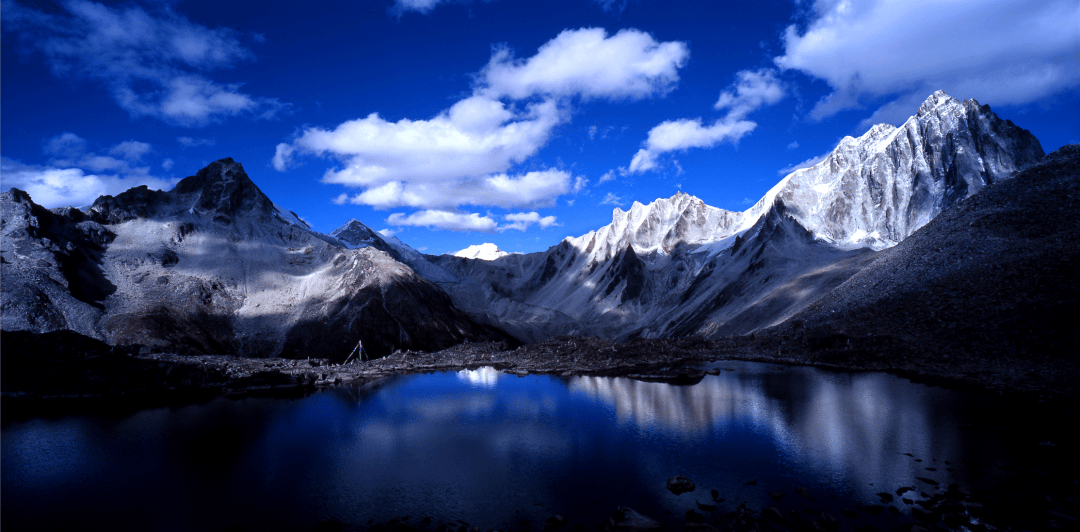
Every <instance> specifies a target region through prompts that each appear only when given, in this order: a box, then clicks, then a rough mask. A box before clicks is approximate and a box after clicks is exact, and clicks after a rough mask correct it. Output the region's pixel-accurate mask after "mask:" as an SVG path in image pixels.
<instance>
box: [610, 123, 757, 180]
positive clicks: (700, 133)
mask: <svg viewBox="0 0 1080 532" xmlns="http://www.w3.org/2000/svg"><path fill="white" fill-rule="evenodd" d="M755 127H757V124H756V123H755V122H751V121H749V120H739V121H734V122H727V121H723V120H718V121H716V122H715V123H714V124H713V125H711V126H708V127H705V126H702V125H701V119H700V118H696V119H694V120H687V119H685V118H684V119H681V120H674V121H667V122H663V123H661V124H660V125H658V126H656V127H654V128H652V130H650V131H649V138H648V139H647V140H646V141H645V147H644V148H642V149H640V150H638V152H637V153H636V154H634V158H633V160H631V161H630V172H631V173H641V172H645V171H647V170H652V169H654V168H656V166H657V157H658V156H659V155H660V154H661V153H665V152H669V151H676V150H685V149H688V148H709V147H712V146H715V145H716V144H717V143H719V142H722V141H725V140H738V139H739V138H741V137H742V136H743V135H745V134H747V133H749V132H751V131H753V130H754V128H755Z"/></svg>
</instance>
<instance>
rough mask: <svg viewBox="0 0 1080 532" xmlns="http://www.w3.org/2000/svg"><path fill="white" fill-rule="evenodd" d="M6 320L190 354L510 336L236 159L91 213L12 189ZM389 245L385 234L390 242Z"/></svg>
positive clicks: (343, 351) (342, 351)
mask: <svg viewBox="0 0 1080 532" xmlns="http://www.w3.org/2000/svg"><path fill="white" fill-rule="evenodd" d="M2 208H3V220H4V226H3V235H2V236H3V244H2V245H3V248H2V250H3V300H2V301H3V328H4V330H28V331H33V332H48V331H55V330H73V331H76V332H79V333H81V334H85V335H87V336H91V337H95V338H99V339H102V340H104V341H106V342H107V343H109V344H111V345H119V346H126V345H146V346H150V347H152V348H154V349H162V350H170V351H175V352H181V353H228V354H238V355H241V356H258V357H263V356H287V357H308V356H311V357H320V358H331V359H342V358H345V357H346V356H348V354H349V353H350V352H351V351H352V349H353V347H354V346H356V344H357V342H358V341H361V340H362V341H363V342H364V347H365V349H366V350H367V352H368V353H369V354H372V355H380V354H386V353H389V352H391V351H393V350H395V349H414V350H430V349H438V348H444V347H448V346H450V345H453V344H456V343H459V342H461V341H464V340H467V339H468V340H485V339H501V338H502V335H501V333H500V332H499V331H497V330H494V329H491V328H487V327H483V326H480V325H478V324H476V323H475V322H473V321H472V320H470V319H469V318H468V317H467V316H466V315H465V314H463V313H462V312H460V311H459V310H457V309H456V308H455V307H454V306H453V304H452V303H451V301H450V299H449V297H447V295H446V294H445V293H444V292H443V291H441V290H440V289H439V288H438V287H437V286H435V285H433V284H431V283H430V282H428V281H426V280H424V279H423V278H421V277H419V276H418V275H416V274H415V273H414V272H413V270H412V269H411V268H409V267H408V266H406V265H405V264H402V263H401V262H399V261H398V260H395V258H394V257H393V256H392V255H391V253H388V251H389V252H393V248H392V247H390V246H389V245H387V244H386V243H385V242H382V244H381V245H380V246H365V247H360V248H357V249H349V246H346V245H345V244H343V243H342V242H341V241H340V240H339V239H337V238H334V237H330V236H327V235H322V234H320V233H316V232H314V231H312V230H311V229H310V228H309V227H308V226H307V224H305V223H304V222H302V221H301V220H300V219H299V218H297V217H296V215H295V214H293V213H291V212H288V211H285V210H284V209H282V208H280V207H278V206H277V205H275V204H274V203H273V202H272V201H270V199H269V198H267V197H266V196H265V195H264V194H263V193H262V192H261V191H260V190H259V189H258V187H256V186H255V184H254V183H252V182H251V180H250V179H249V178H248V176H247V174H246V173H245V172H244V170H243V168H242V167H241V166H240V165H239V164H238V163H235V162H234V161H232V159H222V160H220V161H216V162H214V163H212V164H210V165H209V166H207V167H206V168H204V169H203V170H201V171H199V173H198V174H197V175H195V176H192V177H189V178H186V179H184V180H182V181H181V182H180V183H179V184H177V186H176V187H175V188H174V189H173V190H171V191H169V192H162V191H150V190H148V189H146V187H140V188H135V189H131V190H129V191H127V192H124V193H122V194H119V195H117V196H116V197H111V196H104V197H102V198H99V199H98V200H97V201H96V202H94V204H93V205H92V206H91V207H90V209H89V213H88V214H83V213H82V212H80V211H77V210H73V209H62V210H57V209H54V210H53V211H47V210H45V209H42V208H41V207H39V206H37V205H35V204H33V202H32V201H31V200H30V198H29V197H28V196H27V195H26V194H25V193H23V192H20V191H17V190H12V191H9V192H6V193H4V195H3V197H2ZM380 242H381V240H380Z"/></svg>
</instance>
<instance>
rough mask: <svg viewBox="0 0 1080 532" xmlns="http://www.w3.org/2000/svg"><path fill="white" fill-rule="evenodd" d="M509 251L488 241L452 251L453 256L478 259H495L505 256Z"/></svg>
mask: <svg viewBox="0 0 1080 532" xmlns="http://www.w3.org/2000/svg"><path fill="white" fill-rule="evenodd" d="M507 255H509V253H507V252H505V251H502V250H500V249H499V246H496V245H495V244H492V243H490V242H485V243H483V244H474V245H472V246H469V247H467V248H465V249H463V250H461V251H458V252H457V253H454V256H455V257H464V258H466V259H480V260H495V259H497V258H499V257H505V256H507Z"/></svg>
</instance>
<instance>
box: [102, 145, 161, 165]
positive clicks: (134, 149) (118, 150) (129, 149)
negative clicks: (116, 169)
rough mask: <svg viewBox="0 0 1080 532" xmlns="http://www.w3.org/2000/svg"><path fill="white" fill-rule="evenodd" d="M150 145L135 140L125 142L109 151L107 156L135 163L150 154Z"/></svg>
mask: <svg viewBox="0 0 1080 532" xmlns="http://www.w3.org/2000/svg"><path fill="white" fill-rule="evenodd" d="M150 149H151V148H150V145H149V144H147V143H145V142H139V141H136V140H126V141H124V142H121V143H120V144H117V145H116V146H113V147H112V148H110V149H109V155H114V156H118V157H122V158H123V159H125V160H127V161H130V162H137V161H139V159H142V156H143V155H146V154H147V153H150Z"/></svg>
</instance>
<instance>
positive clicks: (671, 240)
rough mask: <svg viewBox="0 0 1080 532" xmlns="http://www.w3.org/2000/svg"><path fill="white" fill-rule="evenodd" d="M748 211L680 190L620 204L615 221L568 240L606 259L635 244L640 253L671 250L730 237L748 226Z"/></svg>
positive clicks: (580, 249) (613, 217) (577, 246)
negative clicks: (623, 206)
mask: <svg viewBox="0 0 1080 532" xmlns="http://www.w3.org/2000/svg"><path fill="white" fill-rule="evenodd" d="M745 222H746V215H745V214H744V213H737V212H731V211H727V210H724V209H718V208H716V207H710V206H709V205H706V204H705V202H704V201H702V200H701V199H700V198H698V197H696V196H692V195H690V194H686V193H683V192H678V193H676V194H675V195H674V196H671V197H670V198H659V199H656V200H654V201H653V202H651V203H649V204H648V205H643V204H641V203H638V202H636V201H635V202H634V204H633V205H632V206H631V207H630V210H628V211H624V210H622V209H619V208H616V209H614V211H613V212H612V214H611V223H610V224H609V225H606V226H604V227H601V228H600V229H598V230H596V231H590V232H589V233H586V234H584V235H582V236H579V237H568V238H567V239H566V242H567V243H568V244H570V245H572V246H574V247H575V248H577V249H578V250H579V251H581V252H583V253H588V254H593V255H594V256H596V257H598V258H600V259H604V258H610V257H613V256H615V255H616V254H618V253H619V252H620V251H622V250H624V249H626V247H627V246H633V247H634V250H635V251H636V252H637V253H639V254H640V253H649V252H652V251H659V252H663V253H668V252H670V251H671V250H672V249H673V248H674V247H675V246H676V245H678V244H679V243H684V244H691V245H697V244H703V243H706V242H715V241H718V240H722V239H724V238H727V237H729V236H731V235H733V234H735V233H737V232H738V231H741V230H743V229H745V228H746V226H748V225H752V222H751V224H747V223H745Z"/></svg>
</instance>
